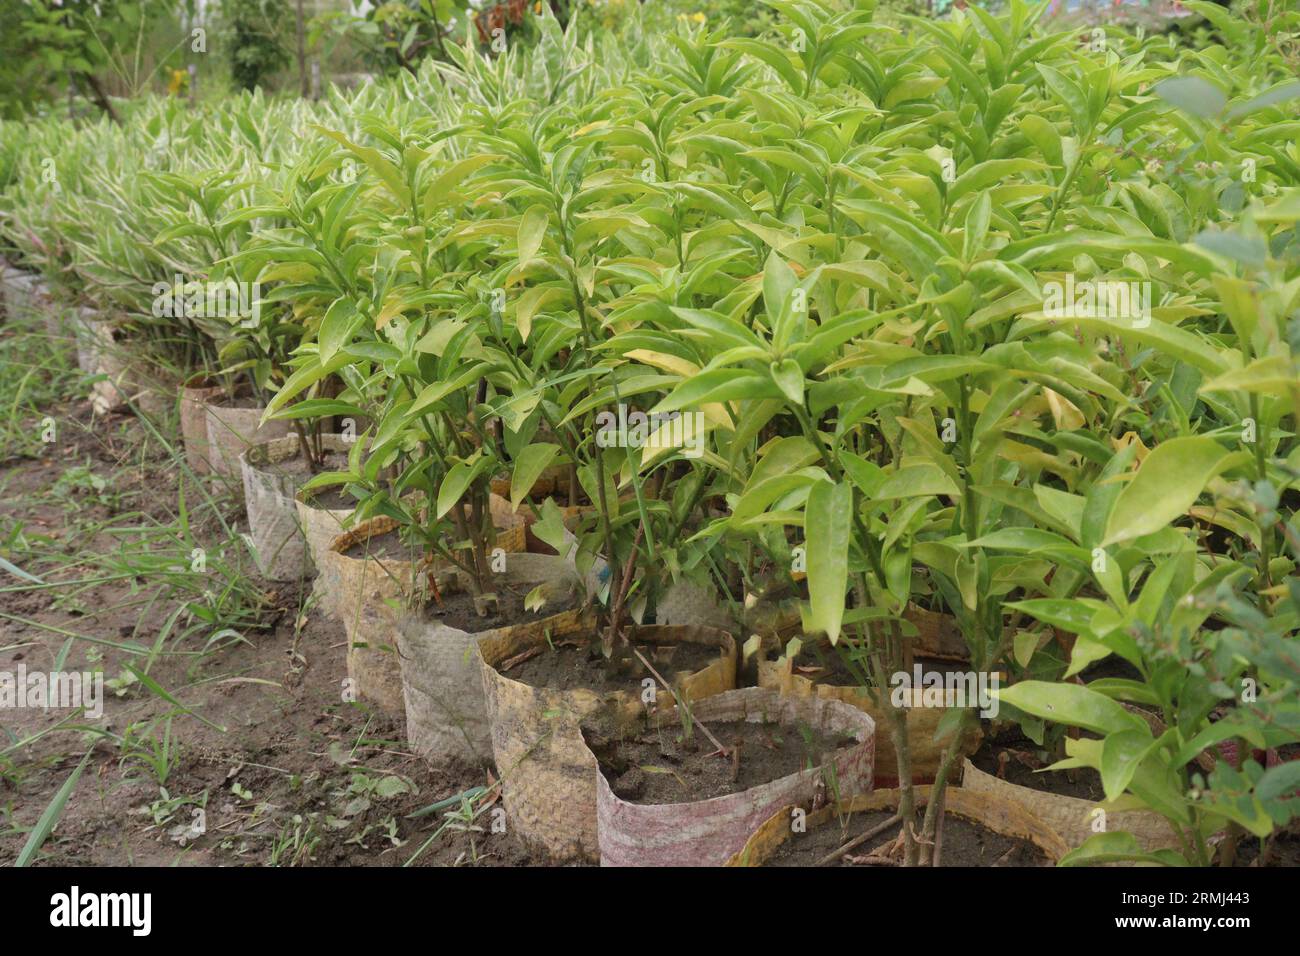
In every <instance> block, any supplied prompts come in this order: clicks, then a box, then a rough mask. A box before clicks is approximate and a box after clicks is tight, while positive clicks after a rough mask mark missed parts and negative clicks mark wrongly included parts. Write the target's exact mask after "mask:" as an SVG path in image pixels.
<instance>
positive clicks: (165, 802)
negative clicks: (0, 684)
mask: <svg viewBox="0 0 1300 956" xmlns="http://www.w3.org/2000/svg"><path fill="white" fill-rule="evenodd" d="M13 334H16V333H15V331H14V330H13V329H11V328H4V329H0V336H4V335H13ZM83 384H84V383H83ZM81 394H85V392H84V391H82V392H81ZM44 410H45V411H46V412H47V414H48V415H49V416H50V417H51V418H53V419H54V421H55V422H57V423H58V438H57V440H56V441H54V442H51V443H48V444H46V445H45V446H44V447H42V448H39V449H38V450H37V451H36V452H35V457H31V456H30V455H31V454H32V453H31V452H30V450H29V452H28V453H27V454H16V455H15V454H10V455H9V457H7V458H6V457H4V455H3V454H0V557H6V558H7V560H8V561H9V562H11V563H12V564H13V565H17V566H19V567H22V568H23V569H24V570H25V571H27V572H29V573H32V574H34V575H35V576H38V577H40V578H41V580H42V581H43V582H44V585H43V586H36V585H33V584H32V583H30V582H28V581H26V580H23V579H21V578H19V577H17V576H15V575H14V574H13V573H12V572H7V571H5V570H4V569H3V568H0V672H9V673H15V672H16V671H17V670H18V668H19V666H20V665H23V666H24V667H25V668H26V669H27V671H28V672H29V673H30V672H33V671H42V672H49V671H50V670H52V669H54V668H55V667H56V663H57V662H59V660H60V658H61V657H62V664H61V666H60V669H61V670H62V671H99V672H102V674H103V676H104V679H105V682H106V685H105V688H104V697H105V701H104V704H103V714H102V717H100V718H99V719H98V720H92V719H90V718H89V717H88V716H84V715H80V716H79V715H78V714H77V712H76V711H75V710H71V711H70V710H60V709H47V710H41V709H35V708H30V707H18V708H8V707H7V708H4V709H0V864H9V863H12V862H13V861H14V860H16V859H17V858H18V856H19V854H20V852H21V851H22V849H23V847H24V845H25V844H26V843H27V841H28V839H29V836H30V834H31V832H32V830H33V828H35V827H37V824H38V820H39V819H40V818H41V816H42V814H43V813H44V812H45V811H46V808H47V807H49V806H50V805H51V802H52V801H55V800H56V795H57V794H58V793H59V791H60V788H61V787H63V786H64V783H65V781H67V780H69V778H70V775H72V774H73V773H74V771H75V770H76V768H77V766H78V764H79V763H80V762H81V760H82V758H83V755H86V754H87V752H88V751H89V756H88V757H87V759H86V764H85V767H84V771H83V772H82V774H81V776H80V777H79V779H78V780H77V782H76V784H75V787H74V788H73V789H72V791H71V796H70V797H69V798H68V800H67V803H66V807H65V808H64V810H63V813H62V816H61V817H60V818H59V820H58V824H57V826H56V827H55V829H54V831H53V833H52V834H51V835H50V836H49V838H48V839H47V840H46V841H45V842H44V844H43V846H42V848H41V849H40V851H39V853H38V854H37V856H36V857H35V859H34V860H33V861H32V862H33V863H34V864H36V865H94V866H98V865H154V866H170V865H182V866H195V865H245V866H248V865H360V866H395V865H402V864H406V863H407V862H408V861H411V860H412V859H413V858H414V862H415V864H416V865H430V864H436V865H456V864H475V863H476V864H480V865H483V864H486V865H502V864H507V865H509V864H515V865H517V864H521V863H527V862H529V860H528V858H527V856H526V855H525V854H524V852H523V851H522V849H521V848H520V847H519V846H518V845H517V843H516V841H515V839H514V837H513V836H512V835H510V834H509V833H505V834H502V833H493V832H491V831H492V829H493V826H492V824H493V821H494V819H495V818H500V817H502V815H501V814H500V813H497V814H495V816H494V814H493V812H492V810H491V809H489V810H488V811H486V812H483V813H480V815H479V816H478V818H477V820H473V819H470V816H469V814H465V813H463V812H461V811H462V804H461V802H460V801H457V800H454V799H453V800H451V801H450V804H451V805H450V806H447V807H440V808H438V809H437V810H435V811H433V812H426V813H424V814H420V813H419V811H420V810H421V809H423V808H428V807H430V805H433V804H436V803H438V802H439V801H444V800H447V798H454V797H455V796H456V795H457V794H460V793H462V792H464V791H466V790H469V789H470V788H474V787H480V786H483V785H488V784H490V783H491V781H490V778H489V777H488V775H487V773H486V772H485V771H483V770H482V769H465V770H463V771H434V770H432V769H430V768H429V767H427V766H426V765H425V764H424V762H423V761H422V760H421V759H420V758H418V757H417V756H415V755H413V754H411V753H409V752H407V751H406V749H405V742H404V732H403V727H402V726H400V723H398V722H394V721H393V720H391V719H388V718H386V717H384V716H383V715H381V714H379V713H378V712H376V711H373V710H372V709H370V708H368V707H367V706H365V705H363V704H359V703H347V702H345V701H344V700H343V695H342V693H341V688H342V681H343V678H344V677H345V676H346V664H345V658H344V650H345V648H344V634H343V630H342V628H341V626H340V625H339V624H337V623H335V622H333V621H330V620H327V619H325V618H323V617H322V615H321V614H320V613H319V612H318V611H316V610H315V609H314V607H313V601H312V599H311V597H310V582H305V583H304V585H303V586H301V587H299V586H297V585H294V586H285V585H270V584H267V583H265V582H263V581H261V580H260V579H258V578H257V577H256V576H255V572H254V571H253V566H252V562H251V560H249V558H248V555H247V554H246V553H245V554H240V553H239V549H240V544H239V542H238V538H237V537H230V536H229V535H228V534H226V533H225V532H223V524H222V520H221V519H224V520H225V521H226V522H228V523H229V524H230V525H231V526H235V523H236V522H237V521H239V520H242V507H241V506H240V504H239V499H238V496H237V494H234V493H231V492H229V491H222V490H221V489H220V488H219V486H218V485H217V484H216V483H214V482H213V481H212V480H211V479H209V480H207V481H205V488H206V493H205V494H201V493H200V491H202V489H198V488H196V487H194V486H193V485H188V487H187V489H186V492H185V499H184V503H182V498H181V495H180V489H181V485H182V483H183V482H185V483H188V482H189V481H190V479H189V478H187V477H186V475H185V472H184V470H183V469H182V468H181V466H180V462H179V460H178V458H177V456H176V454H175V453H174V452H172V451H170V450H169V449H167V448H166V447H165V445H164V444H163V443H162V442H160V441H158V440H155V437H154V436H155V435H157V436H167V439H168V440H169V441H174V438H172V437H171V436H168V435H167V430H168V429H169V428H170V429H174V428H175V416H174V414H173V415H172V416H171V417H170V419H169V420H166V419H165V420H163V421H160V422H159V423H157V426H156V427H157V432H156V433H155V432H154V431H153V430H152V429H150V428H149V427H148V426H147V425H146V424H145V423H144V422H143V421H142V420H141V419H140V418H139V417H137V416H136V415H135V414H134V413H127V414H125V415H122V414H118V415H112V416H108V417H95V416H93V415H92V412H91V409H90V405H89V403H88V402H86V401H82V400H77V399H73V400H68V401H66V402H63V403H60V404H57V405H56V406H54V407H52V408H48V409H44ZM24 427H31V428H33V429H35V428H37V427H38V426H37V424H36V423H35V422H33V423H31V424H30V426H27V425H24ZM201 499H206V500H208V501H210V502H212V504H211V506H210V507H206V508H204V509H201V508H199V506H198V503H199V501H200V500H201ZM169 538H170V539H171V549H170V550H169V549H168V540H169ZM195 542H202V543H203V544H204V546H205V547H210V548H211V549H212V557H211V560H210V563H209V565H208V570H207V571H205V572H202V575H206V577H204V576H201V575H196V574H193V573H190V571H189V569H188V568H186V567H185V566H184V558H185V555H187V554H189V553H191V550H190V545H191V544H193V543H195ZM173 563H174V565H175V567H173ZM213 565H218V568H217V569H216V570H214V569H213ZM232 568H235V569H237V570H235V571H232V570H231V569H232ZM103 578H109V580H101V579H103ZM209 579H210V580H209ZM96 581H99V583H94V582H96ZM59 582H63V583H59ZM70 582H81V583H76V584H73V583H70ZM86 582H90V583H86ZM200 589H202V597H200ZM211 606H216V607H217V608H219V611H218V612H217V614H216V615H215V618H216V619H215V620H214V621H213V622H211V623H208V622H205V621H203V620H202V619H201V615H202V614H203V613H206V610H205V609H207V608H209V607H211ZM195 608H197V609H198V610H197V611H196V610H195ZM232 621H233V622H234V623H235V624H236V625H237V626H235V627H231V626H229V625H230V623H231V622H232ZM128 665H129V666H128ZM129 667H133V668H135V671H134V672H133V671H132V670H130V669H129ZM139 672H145V673H147V678H148V682H146V681H142V680H141V679H139V677H138V676H137V674H138V673H139ZM151 685H152V686H151ZM155 688H156V689H155ZM159 691H161V692H162V693H163V694H166V695H167V696H168V697H170V698H171V700H168V699H166V698H165V697H164V696H162V694H160V692H159ZM37 735H40V736H37ZM32 738H35V739H32ZM200 831H201V832H200ZM431 839H432V842H429V841H430V840H431ZM426 843H428V846H427V847H426V846H425V844H426Z"/></svg>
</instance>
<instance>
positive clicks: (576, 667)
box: [506, 644, 721, 692]
mask: <svg viewBox="0 0 1300 956" xmlns="http://www.w3.org/2000/svg"><path fill="white" fill-rule="evenodd" d="M638 649H639V650H640V651H641V653H642V654H643V655H645V657H646V659H647V660H649V661H650V663H651V664H653V665H654V668H655V670H657V671H658V672H659V674H660V676H662V677H663V678H664V679H665V680H667V681H669V682H670V683H672V682H674V681H675V680H676V675H678V674H683V673H685V674H695V673H698V672H699V671H702V670H704V668H706V667H708V666H709V664H711V663H712V662H713V661H715V660H717V659H718V655H719V654H720V653H721V649H720V648H717V647H710V646H709V645H707V644H664V645H650V644H644V645H638ZM506 676H507V677H509V678H510V679H511V680H517V681H519V682H520V683H523V684H527V685H528V686H529V687H550V688H552V689H554V690H573V689H575V688H579V687H582V688H586V689H587V690H594V691H600V692H605V691H612V690H627V691H633V692H639V688H640V686H641V681H642V680H643V679H644V678H646V677H649V676H651V675H650V672H649V671H647V670H646V669H645V666H644V665H643V664H642V663H641V662H640V661H639V660H637V659H636V658H635V657H634V656H631V655H629V656H628V657H627V658H624V659H623V660H621V661H618V662H617V663H614V664H608V665H607V664H606V662H605V659H604V658H603V657H600V656H599V650H598V645H597V647H596V648H592V647H590V646H589V645H585V644H584V645H583V646H581V647H575V646H574V645H572V644H561V645H557V646H556V647H555V648H554V649H553V650H552V649H548V650H545V651H543V652H542V653H540V654H538V655H536V656H535V657H531V658H529V659H528V660H526V661H522V662H521V663H519V664H517V665H515V666H514V667H512V668H510V670H509V671H507V672H506Z"/></svg>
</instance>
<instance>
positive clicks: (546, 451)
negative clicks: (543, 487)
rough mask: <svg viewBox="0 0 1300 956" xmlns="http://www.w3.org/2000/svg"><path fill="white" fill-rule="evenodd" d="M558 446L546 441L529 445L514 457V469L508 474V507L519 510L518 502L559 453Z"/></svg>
mask: <svg viewBox="0 0 1300 956" xmlns="http://www.w3.org/2000/svg"><path fill="white" fill-rule="evenodd" d="M559 452H560V446H559V445H553V444H550V443H547V442H542V443H539V444H536V445H529V446H528V447H527V448H525V449H524V450H523V451H521V452H520V453H519V455H518V457H516V459H515V470H514V473H513V474H512V475H511V476H510V508H511V510H514V511H517V510H519V504H520V502H522V501H523V500H524V498H526V497H527V496H528V492H529V491H530V490H532V487H533V485H534V484H536V483H537V478H538V476H539V475H541V473H542V472H544V471H545V470H546V468H547V466H548V465H550V463H551V462H552V461H553V460H554V459H555V456H556V455H557V454H559Z"/></svg>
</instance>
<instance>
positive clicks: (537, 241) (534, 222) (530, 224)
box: [516, 203, 551, 265]
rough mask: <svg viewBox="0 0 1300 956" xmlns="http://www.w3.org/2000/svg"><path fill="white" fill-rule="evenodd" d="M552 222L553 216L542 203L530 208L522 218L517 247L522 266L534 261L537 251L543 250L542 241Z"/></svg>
mask: <svg viewBox="0 0 1300 956" xmlns="http://www.w3.org/2000/svg"><path fill="white" fill-rule="evenodd" d="M550 222H551V215H550V213H549V212H548V211H547V208H546V207H545V206H543V205H542V204H541V203H538V204H537V205H535V206H529V207H528V209H527V211H526V212H525V213H524V214H523V216H521V217H520V219H519V235H518V238H517V240H516V245H517V246H518V250H519V262H520V264H521V265H522V264H523V263H526V262H529V261H530V260H532V258H533V257H534V256H536V255H537V251H538V250H539V249H541V248H542V240H543V239H545V238H546V227H547V226H548V225H549V224H550Z"/></svg>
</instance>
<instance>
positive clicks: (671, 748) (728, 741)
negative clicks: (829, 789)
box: [588, 721, 843, 805]
mask: <svg viewBox="0 0 1300 956" xmlns="http://www.w3.org/2000/svg"><path fill="white" fill-rule="evenodd" d="M709 730H710V731H712V732H713V735H714V736H715V737H717V738H718V740H719V741H721V742H722V744H723V745H725V746H726V747H728V748H738V750H739V757H740V760H739V765H738V770H739V772H737V765H736V764H734V763H733V761H732V760H730V759H728V758H725V757H721V756H718V755H717V754H715V753H713V749H714V748H713V745H712V744H711V743H710V742H709V740H708V738H707V737H705V736H704V734H702V733H700V731H699V730H698V729H694V730H693V732H692V735H691V739H690V740H689V741H685V740H683V739H682V737H683V728H682V727H681V726H680V725H675V726H672V727H663V728H660V729H659V730H651V731H648V732H647V733H644V734H642V735H640V736H638V737H633V738H629V739H627V740H622V741H603V740H600V739H599V738H596V737H594V736H591V735H589V736H588V741H589V742H590V743H591V746H592V750H593V752H595V753H596V756H597V759H598V760H599V761H600V765H601V772H602V773H604V775H605V779H606V780H608V781H609V785H610V787H611V789H613V791H614V793H615V795H617V796H618V797H620V798H621V799H623V800H627V801H628V802H630V803H636V804H643V805H646V804H665V803H688V802H693V801H697V800H710V799H712V798H714V797H723V796H726V795H727V794H731V793H739V792H740V791H742V790H748V789H749V788H750V787H756V786H759V785H760V784H765V783H771V782H772V781H773V780H780V779H781V778H782V777H787V776H789V775H790V774H793V773H798V772H799V771H801V770H807V769H811V768H813V767H817V766H819V765H820V764H821V763H822V759H823V757H824V755H826V754H827V753H829V752H831V751H833V750H835V749H836V748H838V747H840V746H843V743H842V742H841V741H838V740H835V739H832V738H830V737H828V736H826V735H824V734H821V733H819V732H818V731H816V730H813V729H812V728H810V727H787V726H783V725H781V724H776V723H770V724H763V723H758V722H753V723H751V722H748V721H732V722H730V723H710V724H709Z"/></svg>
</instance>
